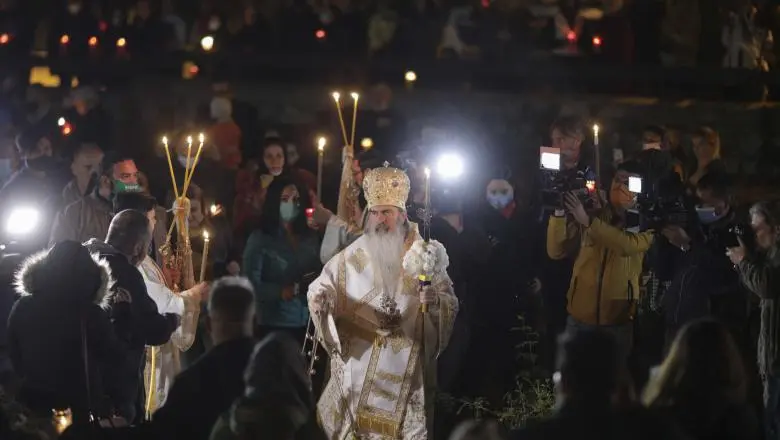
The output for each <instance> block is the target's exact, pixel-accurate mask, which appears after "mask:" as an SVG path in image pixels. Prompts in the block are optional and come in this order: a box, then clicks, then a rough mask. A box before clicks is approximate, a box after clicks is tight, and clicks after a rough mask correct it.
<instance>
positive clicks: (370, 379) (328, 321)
mask: <svg viewBox="0 0 780 440" xmlns="http://www.w3.org/2000/svg"><path fill="white" fill-rule="evenodd" d="M419 239H420V235H419V233H418V232H417V228H416V226H415V225H412V228H411V229H410V231H409V233H408V234H407V237H406V243H405V244H406V249H407V250H408V249H409V247H410V246H411V244H412V243H413V242H414V241H415V240H419ZM364 241H365V238H364V237H360V238H358V239H357V240H356V241H355V242H353V243H352V244H351V245H349V246H348V247H347V248H346V249H344V250H343V251H342V252H340V253H339V254H338V255H337V256H336V257H334V258H332V259H331V260H330V262H328V264H326V265H325V267H324V269H323V271H322V274H321V275H320V276H319V278H317V279H316V280H315V281H314V282H313V283H312V284H311V285H310V287H309V299H310V300H311V298H312V296H313V295H315V294H317V293H319V292H324V293H325V294H326V297H327V301H328V304H329V306H328V309H327V313H326V314H322V315H319V316H316V315H312V319H313V321H314V324H315V326H316V328H317V334H318V336H319V338H320V340H321V343H322V344H323V346H324V347H325V348H326V349H327V350H328V352H329V353H330V356H331V360H330V362H331V364H330V373H331V374H330V380H329V381H328V383H327V385H326V387H325V391H324V392H323V395H322V397H321V398H320V401H319V402H318V405H317V409H318V419H319V422H320V424H321V426H322V427H323V429H324V431H325V433H326V435H327V436H328V438H329V439H333V440H335V439H339V440H341V439H344V438H350V436H352V437H353V438H354V437H356V438H360V439H366V440H373V439H405V440H424V439H427V438H428V436H429V433H430V432H431V427H432V421H433V404H434V395H433V394H434V390H435V382H436V373H435V372H436V358H437V356H438V354H439V353H441V352H442V351H443V350H444V348H445V347H446V345H447V342H448V340H449V337H450V334H451V331H452V324H453V322H454V320H455V316H456V314H457V311H458V300H457V298H456V297H455V295H454V294H453V290H452V282H451V280H450V278H449V277H448V276H447V274H446V273H439V274H436V275H435V276H434V278H433V281H432V285H433V287H434V289H435V290H436V291H437V293H438V298H439V300H438V302H437V304H435V305H431V307H430V308H429V310H428V312H427V313H425V314H423V313H421V311H420V300H419V281H418V280H417V279H415V278H414V277H412V276H409V275H403V276H401V277H399V280H398V285H397V286H398V287H397V288H396V291H395V292H394V294H392V295H383V289H384V288H383V287H382V286H383V283H381V282H379V280H378V276H377V274H376V273H375V271H374V268H373V267H372V266H371V263H370V258H369V255H368V251H367V250H365V249H364V247H363V246H364ZM387 328H393V330H392V331H388V330H386V329H387ZM423 370H424V371H423ZM423 373H425V374H423ZM423 376H425V377H423ZM431 437H432V435H431Z"/></svg>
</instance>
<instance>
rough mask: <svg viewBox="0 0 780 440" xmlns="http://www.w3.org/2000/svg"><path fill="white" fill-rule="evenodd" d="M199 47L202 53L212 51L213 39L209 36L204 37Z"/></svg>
mask: <svg viewBox="0 0 780 440" xmlns="http://www.w3.org/2000/svg"><path fill="white" fill-rule="evenodd" d="M200 47H202V48H203V50H204V51H206V52H209V51H211V49H214V37H212V36H211V35H206V36H205V37H203V38H202V39H201V40H200Z"/></svg>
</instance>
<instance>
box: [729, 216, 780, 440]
mask: <svg viewBox="0 0 780 440" xmlns="http://www.w3.org/2000/svg"><path fill="white" fill-rule="evenodd" d="M750 223H751V227H752V229H753V232H754V233H755V248H756V249H755V251H754V252H751V251H752V250H751V251H749V250H748V246H746V245H745V242H744V240H743V239H742V238H739V239H738V243H739V244H738V245H737V246H734V247H730V248H729V249H728V251H727V252H726V254H727V255H728V257H729V259H731V262H732V263H733V264H734V265H735V267H736V269H737V273H738V274H739V279H740V281H741V282H742V284H743V285H744V286H745V287H747V288H748V290H750V291H751V292H753V293H754V294H756V296H758V297H759V298H760V301H761V330H760V333H759V337H758V369H759V373H760V374H761V378H762V379H763V382H764V383H763V385H764V411H765V412H764V424H765V429H766V438H767V439H771V438H778V435H780V303H778V298H779V297H780V202H761V203H757V204H755V205H753V207H751V208H750Z"/></svg>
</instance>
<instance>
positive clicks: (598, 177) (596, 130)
mask: <svg viewBox="0 0 780 440" xmlns="http://www.w3.org/2000/svg"><path fill="white" fill-rule="evenodd" d="M593 152H594V156H595V160H596V184H597V186H598V185H599V184H600V183H601V151H599V124H593Z"/></svg>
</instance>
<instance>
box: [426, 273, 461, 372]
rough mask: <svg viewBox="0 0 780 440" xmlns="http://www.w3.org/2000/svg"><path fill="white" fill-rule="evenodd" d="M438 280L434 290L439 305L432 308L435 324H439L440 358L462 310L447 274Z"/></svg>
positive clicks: (438, 345)
mask: <svg viewBox="0 0 780 440" xmlns="http://www.w3.org/2000/svg"><path fill="white" fill-rule="evenodd" d="M438 278H439V279H438V280H434V284H433V288H434V289H435V290H436V293H438V299H439V300H438V304H437V305H436V306H435V307H431V309H430V312H431V313H432V315H433V316H431V318H433V321H434V322H437V323H438V324H437V327H438V328H437V330H438V332H439V337H438V344H437V349H436V356H437V357H438V356H439V355H440V354H441V353H442V352H443V351H444V349H445V348H447V344H449V342H450V337H451V336H452V328H453V325H454V324H455V317H456V316H457V315H458V309H459V308H460V305H459V302H458V297H456V296H455V292H454V290H453V288H452V281H451V280H450V277H449V276H447V274H446V273H445V274H444V275H443V276H439V277H438Z"/></svg>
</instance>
